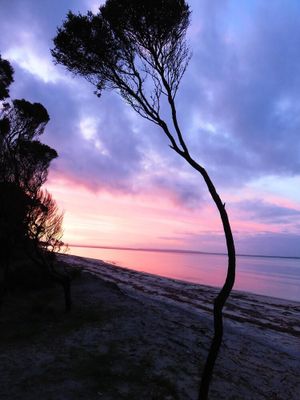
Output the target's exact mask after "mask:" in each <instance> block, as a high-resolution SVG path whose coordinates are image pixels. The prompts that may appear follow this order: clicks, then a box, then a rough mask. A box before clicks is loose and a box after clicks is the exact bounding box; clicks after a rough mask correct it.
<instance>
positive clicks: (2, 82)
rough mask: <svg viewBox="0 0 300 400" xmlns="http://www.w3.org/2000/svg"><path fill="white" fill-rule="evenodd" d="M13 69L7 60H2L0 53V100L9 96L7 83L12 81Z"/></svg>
mask: <svg viewBox="0 0 300 400" xmlns="http://www.w3.org/2000/svg"><path fill="white" fill-rule="evenodd" d="M13 73H14V70H13V68H12V66H11V65H10V63H9V62H8V61H7V60H3V59H2V57H1V54H0V100H4V99H6V98H7V97H8V96H9V90H8V87H9V85H10V84H11V83H12V82H13Z"/></svg>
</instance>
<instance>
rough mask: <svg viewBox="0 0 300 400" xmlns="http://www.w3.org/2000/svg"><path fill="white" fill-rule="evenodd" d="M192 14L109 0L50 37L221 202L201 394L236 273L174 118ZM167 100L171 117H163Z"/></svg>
mask: <svg viewBox="0 0 300 400" xmlns="http://www.w3.org/2000/svg"><path fill="white" fill-rule="evenodd" d="M189 18H190V9H189V6H188V4H187V3H186V2H185V0H153V1H151V2H150V1H146V0H143V1H141V0H122V1H120V0H107V1H106V3H105V5H103V6H101V7H100V9H99V12H98V14H96V15H94V14H93V13H92V12H89V13H88V14H87V15H81V14H79V15H75V14H73V13H72V12H69V14H68V15H67V19H66V20H65V22H64V23H63V25H62V27H61V28H59V29H58V32H57V36H56V37H55V39H54V44H55V47H54V49H53V50H52V55H53V56H54V58H55V60H56V62H57V63H60V64H63V65H64V66H66V68H67V69H68V70H69V71H71V72H72V73H74V74H76V75H80V76H83V77H84V78H86V79H87V80H88V81H89V82H91V83H92V84H93V85H94V87H95V93H96V94H97V95H98V96H100V95H101V93H102V91H103V90H104V89H115V90H117V91H118V93H119V94H120V95H121V97H122V98H123V99H124V100H125V101H126V102H127V103H128V104H129V105H130V106H131V107H132V108H133V109H134V110H135V111H136V112H137V113H138V114H139V115H141V116H142V117H143V118H146V119H147V120H149V121H151V122H153V123H154V124H156V125H158V126H159V127H160V128H161V129H162V131H163V132H164V133H165V135H166V136H167V137H168V139H169V142H170V147H171V149H172V150H174V151H175V152H176V153H177V154H178V155H179V156H181V157H182V158H183V159H185V161H186V162H187V163H188V164H189V165H190V166H191V167H192V168H194V169H195V170H196V171H198V172H199V174H200V175H201V176H202V178H203V179H204V181H205V183H206V186H207V188H208V191H209V193H210V195H211V197H212V200H213V201H214V203H215V205H216V207H217V209H218V212H219V214H220V218H221V220H222V224H223V228H224V233H225V237H226V244H227V251H228V269H227V277H226V281H225V284H224V286H223V288H222V289H221V291H220V293H219V294H218V296H217V297H216V299H215V302H214V336H213V339H212V343H211V347H210V351H209V354H208V357H207V361H206V365H205V367H204V371H203V374H202V379H201V385H200V390H199V399H201V400H204V399H207V396H208V390H209V383H210V380H211V377H212V373H213V368H214V364H215V361H216V358H217V355H218V352H219V348H220V345H221V342H222V335H223V320H222V309H223V306H224V304H225V302H226V300H227V298H228V296H229V294H230V292H231V289H232V287H233V284H234V280H235V247H234V240H233V236H232V232H231V227H230V223H229V219H228V215H227V211H226V209H225V203H223V202H222V200H221V198H220V196H219V195H218V193H217V191H216V189H215V186H214V184H213V182H212V180H211V178H210V177H209V175H208V173H207V172H206V170H205V168H204V167H203V166H202V165H200V164H199V163H198V162H197V161H196V160H195V159H194V158H193V157H192V156H191V154H190V151H189V148H188V145H187V144H186V141H185V139H184V136H183V134H182V131H181V129H180V124H179V121H178V118H177V109H176V105H175V97H176V93H177V90H178V87H179V84H180V80H181V78H182V76H183V74H184V72H185V70H186V68H187V65H188V62H189V59H190V52H189V49H188V47H187V45H186V42H185V33H186V30H187V28H188V25H189ZM165 104H168V106H169V113H170V117H171V122H170V123H169V122H167V120H166V119H165V118H164V115H165V114H164V112H165V111H166V110H165V109H164V105H165ZM162 111H164V112H162Z"/></svg>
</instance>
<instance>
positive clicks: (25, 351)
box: [0, 255, 300, 400]
mask: <svg viewBox="0 0 300 400" xmlns="http://www.w3.org/2000/svg"><path fill="white" fill-rule="evenodd" d="M61 259H62V260H63V261H64V262H67V263H68V264H69V265H72V266H74V267H82V268H84V269H85V270H87V271H89V272H90V273H91V274H93V275H95V276H97V277H98V278H101V279H94V278H93V277H92V276H91V275H90V274H84V276H83V277H82V278H81V279H80V280H79V281H74V284H73V286H72V292H73V300H74V309H73V311H72V314H71V316H69V317H65V316H63V317H61V319H59V318H58V317H57V316H56V317H55V318H56V320H55V321H50V322H49V319H47V320H46V322H45V324H44V325H43V323H42V325H41V324H39V329H42V333H39V334H38V335H36V336H34V339H33V340H30V341H28V342H24V341H22V340H21V341H18V342H16V340H14V341H10V340H8V339H7V338H6V342H5V343H4V344H3V345H2V346H1V344H0V398H1V399H2V398H3V399H8V400H17V399H22V400H31V399H36V398H39V397H42V398H43V400H44V399H49V400H51V399H55V400H60V399H61V400H77V399H87V400H94V399H95V400H96V399H105V400H110V399H112V400H118V399H130V400H135V399H138V400H140V399H143V400H144V399H145V400H164V399H165V400H172V399H174V400H196V399H197V391H198V383H199V371H201V369H202V367H203V363H204V361H205V358H206V355H207V350H208V347H209V344H210V339H211V336H212V315H211V309H212V301H213V299H214V298H215V296H216V294H217V292H218V290H217V289H215V288H211V287H207V286H201V285H197V284H191V283H186V282H181V281H177V280H173V279H167V278H161V277H157V276H154V275H150V274H143V273H140V272H135V271H132V270H129V269H123V268H120V267H117V266H114V265H109V264H106V263H104V262H102V261H98V260H92V259H87V258H81V257H75V256H69V255H68V256H61ZM105 281H106V283H105ZM299 314H300V304H299V303H295V302H294V303H293V302H290V301H284V300H279V299H275V298H269V297H264V296H256V295H252V294H248V293H242V292H237V291H236V292H233V294H232V296H231V298H230V300H229V302H228V305H227V306H226V310H225V334H224V341H223V346H222V349H221V352H220V355H219V357H218V360H217V364H216V367H215V371H214V378H213V382H212V385H211V390H210V396H209V398H210V399H211V400H213V399H215V400H219V399H220V400H222V399H224V400H225V399H226V400H228V399H237V400H252V399H253V400H260V399H268V400H269V399H270V400H272V399H274V400H275V399H277V400H278V399H281V400H298V399H299V398H300V377H299V371H300V340H299V338H300V330H299ZM86 316H87V317H86ZM85 318H86V320H85ZM26 320H27V317H26ZM0 322H1V321H0ZM77 322H78V323H77ZM2 323H3V325H2V327H3V328H5V327H6V326H8V325H9V324H11V321H9V316H8V317H7V320H6V321H5V320H3V321H2ZM16 343H17V344H16Z"/></svg>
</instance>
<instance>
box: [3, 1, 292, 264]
mask: <svg viewBox="0 0 300 400" xmlns="http://www.w3.org/2000/svg"><path fill="white" fill-rule="evenodd" d="M99 4H101V1H96V0H72V1H71V0H43V1H36V0H10V1H7V0H0V26H1V36H0V53H1V54H2V57H3V58H5V59H8V60H9V61H10V62H11V64H12V65H13V67H14V70H15V82H14V84H13V85H12V87H11V96H12V97H13V98H25V99H27V100H29V101H32V102H40V103H42V104H43V105H44V106H45V107H46V108H47V110H48V112H49V114H50V117H51V121H50V123H49V124H48V126H47V129H46V132H45V134H44V137H43V138H41V139H42V140H43V141H44V142H46V143H47V144H49V145H51V146H52V147H54V148H55V149H56V150H57V151H58V153H59V158H58V159H57V160H56V161H55V162H54V163H53V164H52V166H51V172H50V174H49V180H48V183H47V188H48V189H49V191H51V193H52V194H53V196H54V197H55V199H56V200H57V202H58V204H59V206H60V207H61V209H63V210H64V211H65V222H64V229H65V236H64V239H65V241H66V242H68V243H70V244H85V245H88V244H91V245H102V246H105V245H108V246H133V247H135V246H138V247H147V248H153V247H156V248H158V247H159V248H179V249H192V250H200V251H221V252H223V251H224V250H225V244H224V238H223V233H222V228H221V225H220V221H219V217H218V214H217V211H216V210H215V207H214V205H213V204H212V202H211V200H210V198H209V195H208V193H207V190H206V187H205V185H204V182H203V181H202V179H201V177H200V176H199V175H198V174H197V173H195V172H194V171H193V170H191V168H190V167H189V166H187V165H186V164H185V162H184V161H183V160H181V159H180V158H178V156H177V155H176V154H175V153H174V152H172V150H171V149H170V148H169V147H168V142H167V140H166V138H165V137H164V135H163V133H162V132H160V130H159V129H158V128H157V127H156V126H154V125H152V124H151V123H150V122H149V121H146V120H143V119H142V118H141V117H140V116H138V115H136V114H135V113H134V112H133V111H132V110H131V109H130V108H129V106H127V105H126V104H124V102H123V101H122V99H121V98H119V97H118V95H117V94H116V93H113V92H108V93H105V94H104V95H103V96H102V97H101V99H98V98H97V97H96V96H95V95H94V94H93V91H94V89H93V87H91V86H90V84H89V83H88V82H85V81H84V80H83V79H81V78H78V77H76V78H75V77H73V76H72V74H70V73H68V72H67V71H65V69H64V68H63V67H61V66H57V65H54V63H53V60H52V58H51V54H50V50H49V49H50V48H52V47H53V44H52V39H53V37H54V36H55V34H56V28H57V27H58V26H60V25H61V23H62V21H63V20H64V18H65V15H66V13H67V11H68V10H69V9H71V10H72V11H73V12H75V13H76V12H81V13H85V12H86V11H87V10H89V9H90V10H93V11H96V10H97V8H98V6H99ZM189 4H190V6H191V10H192V20H191V25H190V27H189V30H188V43H189V46H190V48H191V50H192V53H193V55H192V59H191V61H190V64H189V67H188V69H187V71H186V73H185V76H184V78H183V80H182V82H181V87H180V90H179V92H178V96H177V110H178V116H179V120H180V124H181V128H182V131H183V132H184V135H185V138H186V141H187V143H188V146H189V148H190V150H191V153H192V154H193V156H194V157H195V158H196V159H197V160H198V161H199V162H200V163H202V165H203V166H205V168H206V169H207V171H208V172H209V174H210V176H211V177H212V179H213V181H214V182H215V184H216V187H217V189H218V192H219V194H220V195H221V197H222V199H223V201H224V202H226V207H227V210H228V212H229V215H230V219H231V222H232V228H233V231H234V235H235V239H236V247H237V251H238V253H248V254H265V255H285V256H300V245H299V244H300V3H299V1H298V0H272V1H269V0H245V1H236V0H222V1H220V0H201V1H200V0H190V1H189Z"/></svg>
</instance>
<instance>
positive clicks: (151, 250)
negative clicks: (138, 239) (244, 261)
mask: <svg viewBox="0 0 300 400" xmlns="http://www.w3.org/2000/svg"><path fill="white" fill-rule="evenodd" d="M69 247H70V248H72V247H81V248H87V249H107V250H130V251H149V252H153V253H185V254H206V255H214V256H227V254H226V253H214V252H207V251H197V250H184V249H178V250H176V249H153V248H143V247H137V248H135V247H122V246H96V245H81V244H70V245H69ZM236 256H237V257H252V258H279V259H290V260H300V257H297V256H295V257H292V256H270V255H260V254H237V255H236Z"/></svg>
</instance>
